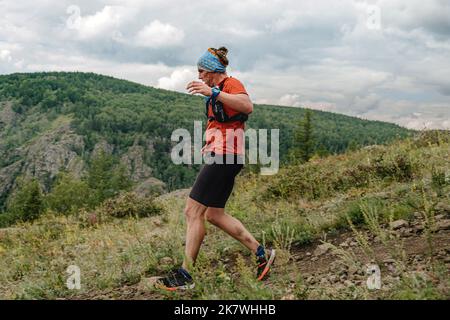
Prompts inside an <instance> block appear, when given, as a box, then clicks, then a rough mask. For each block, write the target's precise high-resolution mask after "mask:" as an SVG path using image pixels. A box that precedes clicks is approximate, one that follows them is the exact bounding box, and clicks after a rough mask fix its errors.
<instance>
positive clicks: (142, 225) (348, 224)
mask: <svg viewBox="0 0 450 320" xmlns="http://www.w3.org/2000/svg"><path fill="white" fill-rule="evenodd" d="M377 159H378V160H377ZM380 159H381V160H380ZM449 176H450V147H449V142H448V140H446V138H443V137H439V138H436V137H431V138H430V137H429V136H426V137H422V138H420V139H416V140H414V139H411V140H406V141H404V142H398V143H396V144H394V145H392V146H386V147H380V148H376V149H372V150H366V149H362V150H358V151H355V152H353V153H348V154H345V155H339V156H330V157H327V158H323V159H315V160H314V162H311V163H308V164H304V165H301V166H294V167H289V168H284V169H282V170H281V172H280V174H279V176H272V177H268V176H259V175H257V174H255V173H252V172H248V173H246V174H245V175H240V176H238V178H237V181H236V187H235V191H234V193H233V196H232V197H231V199H230V201H229V203H228V205H227V208H226V210H227V212H229V213H230V214H232V215H233V216H235V217H237V218H239V219H240V220H241V221H242V222H243V223H244V225H246V226H247V227H248V229H249V230H250V232H252V233H253V234H254V235H255V237H256V238H257V239H258V240H260V241H263V242H264V243H265V244H267V245H268V246H274V247H276V248H278V249H279V250H280V252H282V254H281V255H280V257H279V258H280V259H279V260H278V261H277V267H276V268H275V269H274V270H273V272H272V273H271V276H270V279H269V280H268V281H267V282H264V283H259V282H256V281H255V280H254V274H255V267H254V261H253V259H254V257H253V256H252V254H251V253H249V252H248V250H247V249H246V248H244V247H243V246H242V245H241V244H240V243H238V242H236V241H235V240H234V239H232V238H230V237H229V236H227V235H225V234H224V233H223V232H222V231H221V230H218V229H217V228H215V227H214V226H212V225H208V226H207V235H206V237H205V241H204V244H203V247H202V251H201V252H200V255H199V259H198V263H197V264H196V267H195V270H194V271H193V275H194V277H195V279H196V288H195V289H194V290H192V291H190V292H187V293H164V292H161V291H159V290H154V289H148V294H149V296H151V297H154V298H159V299H285V298H287V299H373V298H380V297H381V298H385V299H395V298H401V299H442V298H445V297H446V295H445V290H448V288H449V285H448V273H446V272H444V270H442V266H441V267H439V266H438V265H436V264H435V263H434V262H432V261H431V262H430V263H427V264H426V265H425V268H426V269H427V270H428V273H427V274H428V278H427V277H425V279H422V278H420V277H419V275H418V274H417V273H416V272H414V271H413V270H408V269H407V267H406V264H405V261H404V260H405V257H404V255H403V254H402V252H403V248H402V246H401V245H397V243H398V239H397V238H395V237H393V236H392V233H391V230H390V229H389V222H390V221H392V220H397V219H405V220H409V221H412V220H413V219H414V214H415V213H420V214H422V215H423V218H424V219H425V220H426V221H427V227H429V229H427V230H432V226H433V223H434V208H435V206H436V205H437V204H438V203H450V201H449V196H448V195H449V194H450V185H449V183H448V182H447V181H448V177H449ZM111 203H112V202H111ZM111 203H110V204H111ZM184 203H185V200H184V199H183V198H176V197H161V198H160V199H159V200H158V204H159V206H160V207H161V208H162V209H161V210H159V209H158V210H156V211H155V212H154V215H152V216H150V217H145V214H142V213H139V214H128V213H129V211H128V209H126V210H125V211H123V212H124V213H123V214H122V213H121V212H114V214H113V215H112V216H111V217H109V218H108V219H106V220H104V221H102V222H101V223H87V221H88V220H87V219H86V215H84V214H81V213H80V214H78V215H61V214H58V213H54V212H53V213H52V212H48V213H47V214H45V215H44V216H42V217H40V218H39V219H37V220H36V221H34V222H32V223H19V224H16V225H14V226H12V227H9V228H4V229H0V269H1V270H2V272H1V273H0V298H3V299H56V298H73V297H97V298H98V297H103V296H104V293H105V292H110V291H114V290H119V291H120V290H122V288H123V287H128V286H131V287H133V286H137V285H138V284H139V283H140V281H141V280H142V279H143V278H145V277H150V276H154V275H159V274H163V273H164V272H166V271H168V270H169V269H171V268H172V267H173V266H174V265H179V264H181V261H182V258H183V244H184V232H185V223H184V215H183V207H184ZM109 207H110V206H108V205H105V206H104V207H103V209H104V210H106V211H107V210H108V208H109ZM113 207H114V206H113ZM158 208H159V207H158ZM110 209H111V208H110ZM136 210H138V212H140V208H138V209H136ZM110 211H111V210H110ZM144 211H145V210H144ZM143 216H144V217H143ZM117 217H121V218H117ZM340 231H344V232H349V231H351V232H354V235H355V238H356V239H357V240H358V248H360V249H361V250H363V251H364V252H365V256H366V258H367V259H369V260H370V259H376V257H374V256H373V253H371V241H372V238H373V237H378V238H379V239H380V241H381V245H384V246H386V252H388V253H389V254H390V256H392V257H393V259H394V260H395V261H396V263H397V264H398V265H399V266H402V265H405V267H404V268H403V269H402V274H401V275H400V279H399V281H398V282H396V285H395V286H394V287H391V288H388V289H387V291H383V292H382V293H373V292H369V291H368V290H367V289H366V288H365V287H364V286H362V285H349V286H340V285H339V286H338V285H331V284H327V283H323V284H321V285H316V286H311V285H309V284H307V283H306V279H305V277H306V275H304V274H302V273H300V272H299V269H298V265H297V264H296V263H294V260H293V254H294V253H295V252H294V250H295V249H294V246H295V247H299V246H300V247H302V246H306V245H310V244H311V243H313V242H315V241H317V240H318V239H325V240H326V238H327V235H329V234H331V233H333V232H334V233H336V232H340ZM368 233H369V234H370V235H371V237H368ZM425 237H426V241H428V242H429V244H430V248H432V247H433V232H432V231H430V232H428V231H426V232H425ZM333 250H334V252H336V253H338V254H337V255H338V257H340V258H339V261H342V264H345V265H346V266H347V267H351V266H352V265H353V267H357V268H362V266H363V262H364V261H363V260H361V259H360V258H358V257H356V256H355V255H354V254H352V252H351V249H345V248H339V247H336V246H335V247H334V248H333ZM168 257H170V258H171V259H172V261H171V263H163V261H164V260H167V259H164V258H168ZM70 265H77V266H79V267H80V269H81V290H69V289H67V287H66V285H65V281H66V279H67V277H68V275H67V273H66V269H67V267H68V266H70ZM430 275H432V277H430ZM430 279H431V280H430ZM436 279H437V280H436ZM447 297H448V296H447Z"/></svg>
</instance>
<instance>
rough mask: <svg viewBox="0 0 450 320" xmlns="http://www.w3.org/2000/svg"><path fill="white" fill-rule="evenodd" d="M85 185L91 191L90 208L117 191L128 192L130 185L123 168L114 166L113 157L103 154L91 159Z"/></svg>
mask: <svg viewBox="0 0 450 320" xmlns="http://www.w3.org/2000/svg"><path fill="white" fill-rule="evenodd" d="M87 184H88V186H89V188H90V189H91V190H92V192H91V196H90V203H91V205H92V206H95V205H97V204H99V203H101V202H103V201H104V200H106V199H108V198H111V197H113V196H115V195H117V194H118V193H119V191H122V190H128V189H129V188H130V187H131V185H132V183H131V180H130V178H129V177H128V175H127V174H126V170H125V168H124V167H123V166H121V165H115V163H114V157H113V156H111V155H108V154H106V153H104V152H100V153H99V154H98V155H97V156H95V157H94V158H92V160H91V164H90V166H89V170H88V176H87Z"/></svg>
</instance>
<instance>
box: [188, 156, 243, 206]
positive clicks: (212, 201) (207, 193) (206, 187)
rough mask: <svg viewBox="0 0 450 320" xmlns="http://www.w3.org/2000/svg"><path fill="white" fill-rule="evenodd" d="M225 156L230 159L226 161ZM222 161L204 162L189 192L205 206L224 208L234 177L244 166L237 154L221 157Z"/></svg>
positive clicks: (231, 189)
mask: <svg viewBox="0 0 450 320" xmlns="http://www.w3.org/2000/svg"><path fill="white" fill-rule="evenodd" d="M226 158H228V160H231V159H232V161H233V163H230V161H227V162H226V160H227V159H226ZM221 159H222V161H221V162H222V163H212V164H205V165H204V166H203V167H202V169H201V170H200V172H199V174H198V176H197V179H196V180H195V183H194V186H193V187H192V190H191V192H190V194H189V197H190V198H191V199H194V200H196V201H198V202H200V203H201V204H203V205H205V206H207V207H214V208H225V204H226V202H227V200H228V198H229V197H230V195H231V191H233V186H234V178H235V177H236V176H237V175H238V173H239V172H240V171H241V170H242V168H243V167H244V165H243V162H242V158H241V157H240V156H237V155H227V156H226V157H223V156H222V157H221Z"/></svg>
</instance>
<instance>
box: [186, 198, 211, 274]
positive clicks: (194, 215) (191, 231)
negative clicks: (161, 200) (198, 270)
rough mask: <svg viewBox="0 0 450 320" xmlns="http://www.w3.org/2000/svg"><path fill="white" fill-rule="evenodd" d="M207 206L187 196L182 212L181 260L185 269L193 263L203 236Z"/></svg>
mask: <svg viewBox="0 0 450 320" xmlns="http://www.w3.org/2000/svg"><path fill="white" fill-rule="evenodd" d="M206 209H207V207H206V206H204V205H203V204H201V203H199V202H198V201H195V200H193V199H191V198H189V197H188V199H187V201H186V207H185V209H184V214H185V217H186V225H187V228H186V247H185V256H184V261H183V268H184V269H185V270H188V271H189V269H190V267H191V266H192V265H193V264H194V263H195V260H196V259H197V255H198V252H199V250H200V246H201V245H202V242H203V238H204V237H205V211H206Z"/></svg>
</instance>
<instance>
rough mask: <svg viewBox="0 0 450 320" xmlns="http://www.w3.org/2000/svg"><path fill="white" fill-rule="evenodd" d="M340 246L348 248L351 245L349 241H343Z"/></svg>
mask: <svg viewBox="0 0 450 320" xmlns="http://www.w3.org/2000/svg"><path fill="white" fill-rule="evenodd" d="M339 247H341V248H348V247H349V245H348V243H347V242H345V241H344V242H342V243H341V244H340V245H339Z"/></svg>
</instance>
